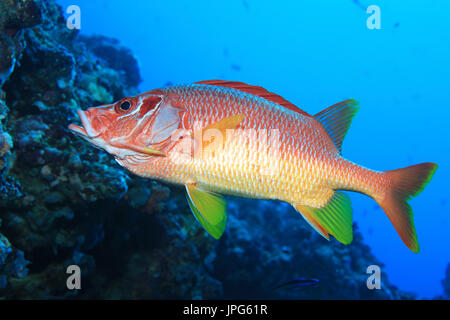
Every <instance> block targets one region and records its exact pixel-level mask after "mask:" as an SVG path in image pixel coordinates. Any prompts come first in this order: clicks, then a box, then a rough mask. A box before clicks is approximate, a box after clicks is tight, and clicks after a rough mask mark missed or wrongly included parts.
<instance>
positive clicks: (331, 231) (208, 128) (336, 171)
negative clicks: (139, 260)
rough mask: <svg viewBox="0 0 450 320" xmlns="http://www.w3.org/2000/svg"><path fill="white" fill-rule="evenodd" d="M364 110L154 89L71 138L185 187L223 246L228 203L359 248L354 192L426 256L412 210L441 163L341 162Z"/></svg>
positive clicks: (268, 96) (350, 103)
mask: <svg viewBox="0 0 450 320" xmlns="http://www.w3.org/2000/svg"><path fill="white" fill-rule="evenodd" d="M358 109H359V103H358V102H357V101H356V100H354V99H347V100H344V101H342V102H339V103H337V104H334V105H332V106H330V107H328V108H326V109H324V110H323V111H321V112H319V113H317V114H315V115H310V114H309V113H307V112H305V111H303V110H302V109H300V108H299V107H297V106H296V105H294V104H293V103H291V102H289V101H288V100H286V99H284V98H283V97H281V96H280V95H277V94H275V93H273V92H270V91H268V90H266V89H264V88H263V87H260V86H253V85H249V84H246V83H243V82H237V81H226V80H206V81H199V82H195V83H192V84H186V85H173V86H168V87H164V88H159V89H153V90H150V91H147V92H145V93H142V94H140V95H137V96H133V97H125V98H123V99H120V100H119V101H117V102H114V103H112V104H107V105H103V106H99V107H90V108H88V109H87V110H81V109H80V110H78V111H77V113H78V115H79V118H80V120H81V125H78V124H70V125H69V129H70V130H71V131H72V132H73V133H75V134H76V135H78V136H80V137H81V138H83V139H85V140H87V141H88V142H89V143H91V144H92V145H94V146H95V147H97V148H100V149H103V150H105V151H106V152H108V153H110V154H111V155H112V156H113V157H114V159H115V160H116V161H117V163H118V164H119V165H121V166H123V167H124V168H126V169H127V170H129V171H130V172H131V173H133V174H135V175H138V176H141V177H145V178H149V179H154V180H158V181H164V182H166V183H171V184H176V185H181V186H184V188H185V190H186V199H187V202H188V205H189V207H190V209H191V211H192V213H193V215H194V216H195V218H196V219H197V220H198V222H199V223H200V224H201V225H202V226H203V228H204V229H205V230H206V231H207V232H208V233H209V234H210V235H211V236H213V237H214V238H215V239H220V238H221V236H222V235H223V233H224V231H225V226H226V222H227V212H226V207H227V202H226V199H225V197H224V196H239V197H247V198H254V199H269V200H279V201H284V202H287V203H290V204H291V205H292V206H293V207H294V208H295V210H296V211H298V212H299V213H300V214H301V216H303V218H304V219H305V220H306V221H307V222H308V223H309V224H310V225H311V226H312V228H313V229H314V230H316V231H317V232H318V233H319V234H320V235H322V236H323V237H324V238H325V239H327V240H330V239H332V238H335V239H336V240H337V241H339V242H341V243H342V244H344V245H348V244H350V243H351V242H352V240H353V229H352V220H353V210H352V206H351V201H350V198H349V196H348V195H347V193H346V192H347V191H352V192H358V193H362V194H365V195H367V196H369V197H371V198H373V199H374V200H375V201H376V202H377V203H378V205H379V206H381V208H382V209H383V211H384V212H385V213H386V215H387V216H388V218H389V219H390V221H391V223H392V224H393V226H394V228H395V230H396V231H397V233H398V235H399V236H400V238H401V240H402V241H403V242H404V243H405V245H406V246H407V247H408V248H409V249H410V250H412V251H413V252H419V243H418V240H417V234H416V230H415V226H414V219H413V211H412V208H411V206H410V205H409V204H408V201H409V200H410V199H411V198H412V197H415V196H417V195H418V194H419V193H420V192H421V191H422V190H423V189H424V188H425V186H426V185H427V184H428V183H429V182H430V180H431V178H432V176H433V175H434V173H435V171H436V169H437V164H435V163H432V162H426V163H421V164H417V165H412V166H409V167H405V168H401V169H395V170H387V171H377V170H372V169H369V168H366V167H364V166H362V165H359V164H356V163H354V162H352V161H350V160H347V159H346V158H344V157H343V156H342V144H343V140H344V137H345V136H346V133H347V131H348V129H349V127H350V125H351V122H352V119H353V117H354V116H355V115H356V113H357V111H358Z"/></svg>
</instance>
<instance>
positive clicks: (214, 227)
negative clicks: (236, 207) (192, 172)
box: [186, 185, 227, 239]
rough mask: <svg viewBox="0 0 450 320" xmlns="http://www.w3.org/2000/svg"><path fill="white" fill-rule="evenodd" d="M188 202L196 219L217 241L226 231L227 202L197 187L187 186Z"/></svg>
mask: <svg viewBox="0 0 450 320" xmlns="http://www.w3.org/2000/svg"><path fill="white" fill-rule="evenodd" d="M186 192H187V200H188V203H189V207H190V208H191V211H192V213H193V214H194V216H195V218H196V219H197V220H198V221H199V222H200V224H201V225H202V226H203V228H205V230H206V231H208V233H209V234H210V235H212V236H213V237H214V238H215V239H219V238H220V237H221V236H222V234H223V232H224V231H225V225H226V223H227V214H226V201H225V200H224V199H223V197H222V196H220V195H217V194H213V193H210V192H206V191H203V190H201V189H199V188H198V187H196V186H195V185H186Z"/></svg>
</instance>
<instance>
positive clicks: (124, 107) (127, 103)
mask: <svg viewBox="0 0 450 320" xmlns="http://www.w3.org/2000/svg"><path fill="white" fill-rule="evenodd" d="M130 108H131V103H130V101H124V102H122V103H121V104H120V109H121V110H123V111H128V110H129V109H130Z"/></svg>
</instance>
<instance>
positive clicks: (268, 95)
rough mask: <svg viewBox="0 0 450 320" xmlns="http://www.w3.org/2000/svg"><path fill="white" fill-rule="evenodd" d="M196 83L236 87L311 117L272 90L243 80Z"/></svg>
mask: <svg viewBox="0 0 450 320" xmlns="http://www.w3.org/2000/svg"><path fill="white" fill-rule="evenodd" d="M195 83H196V84H207V85H211V86H218V87H226V88H232V89H236V90H240V91H243V92H246V93H250V94H253V95H255V96H258V97H261V98H264V99H266V100H269V101H271V102H274V103H276V104H279V105H281V106H283V107H285V108H287V109H289V110H292V111H295V112H298V113H301V114H303V115H304V116H308V117H311V115H310V114H308V113H306V112H305V111H303V110H302V109H300V108H299V107H297V106H296V105H295V104H293V103H290V102H289V101H287V100H286V99H284V98H283V97H281V96H279V95H277V94H275V93H273V92H269V91H267V90H266V89H264V88H263V87H258V86H252V85H249V84H246V83H244V82H237V81H224V80H205V81H199V82H195Z"/></svg>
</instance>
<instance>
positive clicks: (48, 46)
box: [0, 0, 450, 299]
mask: <svg viewBox="0 0 450 320" xmlns="http://www.w3.org/2000/svg"><path fill="white" fill-rule="evenodd" d="M74 4H75V5H78V6H79V7H80V9H81V30H70V29H68V28H67V27H66V18H67V17H68V16H69V15H70V14H68V13H66V12H65V11H66V8H67V7H68V6H69V5H74ZM369 5H377V6H379V8H380V12H381V20H380V21H381V29H369V28H368V27H367V25H366V21H367V19H368V18H369V17H370V15H371V14H369V13H367V12H366V9H367V7H368V6H369ZM448 12H450V3H449V2H448V1H445V0H437V1H432V2H430V1H409V2H408V3H405V2H401V1H364V0H359V1H358V0H353V1H352V0H347V1H331V0H330V1H282V2H279V1H278V2H275V1H268V0H267V1H266V0H264V1H263V0H236V1H181V0H174V1H153V0H151V1H144V0H140V1H137V0H136V1H131V2H127V1H119V0H109V1H100V0H89V1H88V0H79V1H66V0H59V1H56V2H54V1H41V0H34V1H31V0H29V1H27V0H4V1H1V2H0V90H1V92H0V93H1V96H0V121H1V124H0V182H1V185H0V189H1V190H0V191H1V197H0V297H3V298H7V299H11V298H19V299H24V298H27V299H48V298H75V299H84V298H96V299H130V298H132V299H133V298H156V299H164V298H185V299H202V298H203V299H208V298H274V299H280V298H287V299H311V298H312V299H333V298H339V299H420V298H428V299H430V298H438V299H448V298H449V296H450V267H449V263H450V245H449V244H450V241H449V239H448V232H449V231H450V224H449V215H448V212H449V206H450V203H449V198H448V190H449V187H448V181H449V179H450V170H449V166H448V163H449V160H448V159H449V157H450V143H449V134H448V128H449V125H450V120H449V119H450V117H449V116H450V111H449V105H450V90H449V88H450V25H449V24H448V18H447V17H448ZM208 79H224V80H234V81H242V82H247V83H249V84H254V85H258V86H262V87H265V88H266V89H268V90H269V91H272V92H275V93H277V94H280V95H281V96H283V97H284V98H286V99H287V100H289V101H291V102H292V103H294V104H296V105H297V106H299V107H300V108H301V109H303V110H305V111H306V112H308V113H311V114H315V113H317V112H319V111H321V110H322V109H324V108H326V107H328V106H330V105H332V104H334V103H336V102H339V101H342V100H344V99H347V98H353V99H356V100H358V101H359V102H360V105H361V108H360V111H359V112H358V114H357V115H356V117H355V118H354V120H353V124H352V126H351V129H350V130H349V132H348V134H347V136H346V139H345V142H344V145H343V155H344V157H346V158H348V159H350V160H352V161H354V162H356V163H358V164H361V165H364V166H367V167H369V168H371V169H376V170H391V169H397V168H400V167H405V166H408V165H413V164H417V163H421V162H435V163H437V164H438V165H439V168H438V170H437V171H436V174H435V176H434V178H433V180H432V181H431V182H430V184H429V185H428V186H427V187H426V188H425V190H424V191H423V192H422V193H421V194H420V195H419V196H418V197H417V198H415V199H413V200H412V201H411V202H410V203H411V205H412V207H413V210H414V213H415V218H414V220H415V225H416V230H417V234H418V239H419V244H420V247H421V251H420V253H419V254H414V253H412V252H411V251H409V250H408V249H407V248H406V247H405V246H404V244H403V243H402V241H401V240H400V238H399V237H398V235H397V233H396V232H395V230H394V228H393V226H392V225H391V223H390V222H389V220H388V218H387V216H386V215H385V214H384V213H383V212H382V210H381V208H379V207H378V205H377V204H376V203H375V202H374V201H373V200H372V199H370V198H368V197H366V196H363V195H360V194H351V193H349V194H350V196H351V199H352V205H353V210H354V213H353V216H354V221H355V224H354V228H355V234H354V241H353V243H352V244H350V245H348V246H344V245H342V244H340V243H338V242H337V241H334V240H332V241H330V242H328V241H326V240H325V239H323V238H322V237H320V236H319V235H318V234H316V233H315V232H314V231H313V230H312V228H311V227H310V226H309V225H308V224H307V223H306V222H305V221H304V219H303V218H301V217H300V216H299V215H298V214H297V213H296V212H295V211H294V209H292V208H291V207H290V205H288V204H284V203H280V202H274V201H272V202H271V201H259V200H249V199H238V198H228V202H229V210H228V211H229V221H228V225H227V229H226V231H225V234H224V236H223V238H222V239H220V240H219V241H216V240H214V239H213V238H212V237H210V236H208V235H207V234H206V232H204V231H203V229H202V228H201V226H200V225H199V224H198V223H197V222H196V221H195V219H194V218H193V216H192V214H191V213H190V211H189V208H188V204H187V202H186V200H185V196H184V190H183V189H182V188H179V187H173V186H170V185H165V184H162V183H159V182H155V181H150V180H145V179H141V178H137V177H133V176H131V174H129V173H128V172H126V171H125V170H124V169H122V168H120V167H119V165H117V164H116V163H115V162H114V161H113V159H112V157H110V156H109V155H107V154H106V153H105V152H103V151H100V150H98V149H95V148H93V147H92V146H89V145H88V144H87V143H85V142H83V141H81V139H78V138H76V137H74V136H73V135H72V134H71V133H70V132H69V131H68V130H67V125H68V124H69V123H71V122H73V121H77V120H76V119H77V116H76V114H75V110H76V109H77V108H87V107H90V106H96V105H100V104H105V103H111V102H112V101H115V100H118V99H120V98H122V97H124V96H129V95H135V94H137V93H141V92H144V91H148V90H150V89H153V88H158V87H162V86H165V85H170V84H182V83H192V82H195V81H200V80H208ZM72 264H76V265H79V266H80V268H81V270H82V274H83V278H82V289H81V290H68V289H67V287H66V279H67V276H68V275H67V273H66V268H67V266H69V265H72ZM370 265H379V266H380V267H381V272H382V278H381V279H382V280H381V283H382V288H381V290H368V289H367V286H366V280H367V277H368V276H369V275H368V274H367V273H366V269H367V267H368V266H370ZM299 277H301V278H314V279H318V280H319V285H318V286H315V287H310V288H303V289H302V290H299V291H288V290H287V291H281V292H280V291H276V292H275V291H273V290H272V288H273V287H274V286H275V285H277V284H278V283H280V282H283V281H287V280H290V279H293V278H299Z"/></svg>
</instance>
